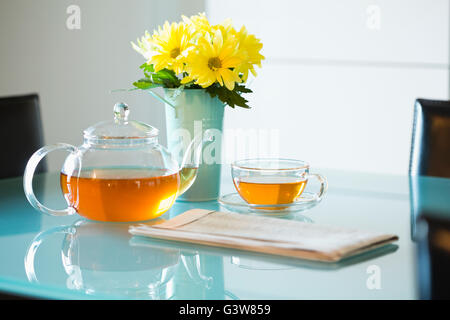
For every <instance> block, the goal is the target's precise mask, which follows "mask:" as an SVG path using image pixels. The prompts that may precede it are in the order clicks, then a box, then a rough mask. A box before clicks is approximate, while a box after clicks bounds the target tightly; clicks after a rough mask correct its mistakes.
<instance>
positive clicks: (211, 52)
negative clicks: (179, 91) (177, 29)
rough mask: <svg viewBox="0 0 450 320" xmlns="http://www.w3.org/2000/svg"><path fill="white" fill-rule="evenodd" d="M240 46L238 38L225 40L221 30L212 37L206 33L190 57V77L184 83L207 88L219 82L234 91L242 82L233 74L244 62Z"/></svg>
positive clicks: (188, 69)
mask: <svg viewBox="0 0 450 320" xmlns="http://www.w3.org/2000/svg"><path fill="white" fill-rule="evenodd" d="M238 45H239V43H238V41H237V38H236V37H234V36H232V35H228V36H227V37H226V39H224V38H223V35H222V31H221V30H220V29H218V30H216V31H215V32H214V35H213V36H212V37H211V36H210V35H209V33H206V34H205V36H204V37H201V38H199V39H198V44H197V48H196V50H195V51H191V52H190V53H189V55H188V59H187V66H186V71H187V72H188V76H187V77H185V78H183V80H182V83H188V82H191V81H194V82H195V83H196V84H198V85H200V86H202V87H203V88H207V87H209V86H210V85H212V84H213V83H214V82H216V81H217V82H218V83H219V84H220V85H221V86H223V85H225V87H227V89H228V90H233V89H234V85H235V82H241V79H240V78H239V76H238V74H237V73H235V72H233V69H234V68H236V67H237V66H238V65H239V64H240V63H241V62H242V58H241V57H240V55H239V51H238Z"/></svg>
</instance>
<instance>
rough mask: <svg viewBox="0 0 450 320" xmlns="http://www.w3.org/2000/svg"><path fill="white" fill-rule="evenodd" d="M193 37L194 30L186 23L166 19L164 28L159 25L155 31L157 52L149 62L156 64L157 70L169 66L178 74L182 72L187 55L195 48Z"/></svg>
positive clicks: (168, 67) (154, 38) (153, 39)
mask: <svg viewBox="0 0 450 320" xmlns="http://www.w3.org/2000/svg"><path fill="white" fill-rule="evenodd" d="M191 38H192V31H191V29H190V28H189V27H188V26H187V25H186V24H184V23H182V22H180V23H175V22H173V23H172V24H169V22H167V21H166V22H165V23H164V26H163V28H162V29H161V27H158V31H156V30H155V32H154V33H153V37H152V42H153V44H154V45H155V54H154V55H153V56H152V57H151V59H150V60H149V61H148V63H149V64H153V65H154V68H155V72H158V71H159V70H162V69H164V68H167V69H171V70H173V71H175V73H176V74H180V73H182V72H183V71H184V63H185V60H186V56H187V54H188V52H189V50H191V49H192V48H193V44H192V42H191Z"/></svg>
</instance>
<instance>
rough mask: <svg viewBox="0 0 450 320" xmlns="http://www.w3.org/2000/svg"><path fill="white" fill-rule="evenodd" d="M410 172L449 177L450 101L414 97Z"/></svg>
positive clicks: (411, 173) (412, 173) (413, 174)
mask: <svg viewBox="0 0 450 320" xmlns="http://www.w3.org/2000/svg"><path fill="white" fill-rule="evenodd" d="M409 174H410V175H412V176H415V175H422V176H434V177H446V178H450V101H439V100H426V99H417V100H416V103H415V107H414V124H413V133H412V142H411V156H410V163H409Z"/></svg>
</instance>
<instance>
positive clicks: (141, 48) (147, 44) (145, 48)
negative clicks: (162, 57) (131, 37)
mask: <svg viewBox="0 0 450 320" xmlns="http://www.w3.org/2000/svg"><path fill="white" fill-rule="evenodd" d="M131 46H132V47H133V49H134V50H136V51H137V52H139V53H140V54H142V55H143V56H144V58H145V60H147V61H148V60H150V59H151V58H152V57H153V55H154V54H155V45H154V44H153V42H152V37H151V36H150V34H149V33H148V31H145V34H144V36H143V37H141V39H137V44H135V43H134V42H131Z"/></svg>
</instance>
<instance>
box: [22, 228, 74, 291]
mask: <svg viewBox="0 0 450 320" xmlns="http://www.w3.org/2000/svg"><path fill="white" fill-rule="evenodd" d="M75 230H76V229H75V228H74V227H73V226H57V227H53V228H50V229H48V230H45V231H42V232H40V233H39V234H37V235H36V236H35V237H34V239H33V241H31V244H30V245H29V247H28V249H27V252H26V254H25V259H24V267H25V274H26V275H27V278H28V281H30V282H36V283H38V282H39V280H38V278H37V276H36V272H35V269H34V257H35V255H36V252H37V250H38V248H39V246H40V245H41V244H42V242H43V241H44V240H45V239H47V238H48V237H49V236H51V235H54V234H58V233H62V234H72V235H73V234H74V233H75ZM67 251H68V247H67V245H65V246H63V249H62V251H61V253H62V256H63V259H68V257H69V255H68V253H67Z"/></svg>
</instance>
